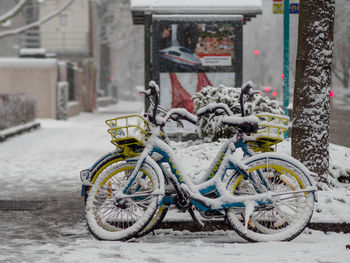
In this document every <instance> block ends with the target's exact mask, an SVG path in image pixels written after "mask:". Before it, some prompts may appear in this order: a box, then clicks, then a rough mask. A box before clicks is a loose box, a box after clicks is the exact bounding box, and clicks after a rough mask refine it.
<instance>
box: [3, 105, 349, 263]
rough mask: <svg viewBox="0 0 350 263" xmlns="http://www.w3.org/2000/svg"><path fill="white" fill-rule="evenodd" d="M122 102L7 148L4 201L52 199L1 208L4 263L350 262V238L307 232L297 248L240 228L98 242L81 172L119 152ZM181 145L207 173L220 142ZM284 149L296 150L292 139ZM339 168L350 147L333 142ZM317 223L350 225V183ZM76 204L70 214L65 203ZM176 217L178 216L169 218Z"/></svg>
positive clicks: (323, 196)
mask: <svg viewBox="0 0 350 263" xmlns="http://www.w3.org/2000/svg"><path fill="white" fill-rule="evenodd" d="M139 109H140V104H139V103H136V104H131V103H126V104H123V105H121V104H119V105H114V106H111V107H107V108H103V109H101V110H99V111H98V112H95V113H92V114H91V113H82V114H80V115H79V116H76V117H73V118H70V119H69V120H68V121H56V120H47V119H45V120H39V121H40V122H41V128H40V129H38V130H35V131H33V132H30V133H26V134H23V135H20V136H16V137H13V138H10V139H8V140H6V141H5V142H3V143H0V167H1V179H2V184H1V186H2V190H1V192H0V200H45V201H47V202H48V205H47V207H46V208H45V209H44V210H43V211H41V212H38V211H24V212H23V211H0V262H100V261H103V262H112V261H113V262H118V263H119V262H209V261H210V262H211V261H213V260H215V261H219V262H229V261H230V262H235V261H237V262H252V261H253V260H257V259H258V261H260V262H267V261H269V262H281V261H284V262H348V260H349V256H350V250H347V249H346V248H345V246H346V245H347V244H350V234H341V233H327V234H324V233H323V232H320V231H314V230H306V231H305V232H304V233H303V234H302V235H300V236H299V237H298V238H297V239H295V240H294V241H292V242H289V243H259V244H249V243H245V242H244V241H242V240H241V239H240V238H238V237H237V236H236V235H235V234H234V233H233V232H232V231H216V232H202V233H189V232H186V231H183V232H177V231H170V230H158V231H157V232H156V235H155V236H153V235H149V236H146V237H144V238H142V239H138V240H135V241H134V242H127V243H122V242H100V241H96V240H95V239H94V238H93V237H92V236H90V235H89V233H88V232H87V230H86V227H85V222H84V216H83V209H82V200H81V199H80V197H79V192H80V180H79V171H80V170H81V169H84V168H88V167H89V166H90V165H91V164H92V163H93V162H94V161H95V160H96V159H97V158H98V157H99V156H101V155H102V154H104V153H106V152H109V151H111V150H113V145H112V144H110V142H109V135H108V134H107V132H106V128H107V126H106V125H105V124H104V121H105V120H106V119H108V118H112V117H115V116H116V114H115V113H112V112H115V111H118V112H121V111H122V112H123V113H126V112H128V111H139ZM188 146H189V145H188V143H174V147H176V148H177V153H178V155H179V156H181V157H182V159H183V160H185V162H184V166H185V167H188V168H187V170H189V171H192V172H193V177H194V179H196V177H198V176H200V171H201V169H203V168H205V167H207V166H208V165H209V163H208V160H210V159H211V158H212V156H213V155H214V154H215V151H216V150H217V147H218V144H194V145H191V146H190V147H191V150H190V151H189V150H188V149H187V150H186V148H187V147H188ZM279 150H280V151H282V152H285V153H288V152H289V142H288V141H287V142H284V143H283V145H281V146H280V147H279ZM331 163H332V165H334V166H338V167H341V168H344V169H345V168H350V149H349V148H345V147H341V146H336V145H332V146H331ZM319 198H320V202H319V204H318V205H317V208H316V211H315V214H314V217H313V219H312V221H313V222H332V223H342V222H347V223H350V216H349V215H350V190H349V185H342V186H340V187H337V188H336V189H334V190H332V191H323V192H320V193H319ZM68 203H69V205H68V206H67V207H69V209H68V208H67V207H66V206H65V205H66V204H68ZM168 220H171V218H168Z"/></svg>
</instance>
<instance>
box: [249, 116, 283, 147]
mask: <svg viewBox="0 0 350 263" xmlns="http://www.w3.org/2000/svg"><path fill="white" fill-rule="evenodd" d="M255 116H256V117H258V118H259V130H258V132H257V133H254V134H251V135H250V136H249V138H248V140H249V142H248V145H249V147H250V148H251V149H252V150H253V151H255V152H260V151H261V152H271V151H276V149H277V147H274V146H276V145H277V143H280V142H281V141H283V140H284V133H285V132H286V131H287V130H288V121H289V117H288V116H284V115H278V114H272V113H267V112H262V113H258V114H256V115H255Z"/></svg>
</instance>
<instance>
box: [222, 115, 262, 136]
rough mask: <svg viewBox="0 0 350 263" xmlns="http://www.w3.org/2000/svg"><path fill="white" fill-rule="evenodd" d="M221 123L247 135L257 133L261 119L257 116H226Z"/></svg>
mask: <svg viewBox="0 0 350 263" xmlns="http://www.w3.org/2000/svg"><path fill="white" fill-rule="evenodd" d="M220 121H221V123H223V124H227V125H231V126H233V127H234V128H237V129H240V130H242V131H243V132H245V133H256V132H257V131H258V123H259V119H258V118H257V117H255V116H247V117H238V116H225V117H222V118H221V120H220Z"/></svg>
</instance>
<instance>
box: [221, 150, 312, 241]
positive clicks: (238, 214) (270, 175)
mask: <svg viewBox="0 0 350 263" xmlns="http://www.w3.org/2000/svg"><path fill="white" fill-rule="evenodd" d="M246 165H247V166H248V167H249V178H248V179H247V180H245V179H244V178H243V175H235V176H233V177H232V178H231V180H230V181H229V183H228V185H227V189H228V190H229V191H231V193H232V194H233V195H238V196H244V195H253V194H257V193H264V192H267V191H271V192H272V193H282V192H293V191H298V190H302V189H305V188H307V187H310V186H311V181H310V179H309V178H308V176H307V175H306V174H305V170H304V169H305V168H303V166H302V164H300V163H299V162H298V161H296V160H293V159H291V158H288V159H283V158H281V157H278V156H276V155H275V154H271V155H270V154H263V155H261V157H259V156H254V157H253V158H250V159H249V160H247V163H246ZM314 202H315V196H314V194H313V193H312V192H301V193H300V192H299V193H295V194H288V195H280V196H275V197H273V199H272V203H271V204H267V205H264V206H257V205H256V206H255V208H254V210H253V211H252V213H251V214H250V215H248V216H249V220H246V214H245V210H243V209H240V210H239V209H235V208H232V209H230V210H228V211H227V218H228V220H229V222H230V224H231V226H232V228H233V229H234V230H235V231H236V232H237V233H238V234H239V235H240V236H241V237H243V238H244V239H246V240H248V241H250V242H258V241H289V240H292V239H294V238H295V237H297V236H298V235H299V234H300V233H301V232H302V231H303V230H304V229H305V227H306V225H307V223H308V222H309V221H310V219H311V216H312V213H313V208H314ZM246 222H248V223H247V226H246Z"/></svg>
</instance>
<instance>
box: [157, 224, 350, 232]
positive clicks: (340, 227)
mask: <svg viewBox="0 0 350 263" xmlns="http://www.w3.org/2000/svg"><path fill="white" fill-rule="evenodd" d="M307 227H308V228H310V229H313V230H319V231H323V232H336V233H341V232H342V233H350V223H308V224H307ZM157 229H172V230H175V231H184V230H187V231H190V232H200V231H215V230H232V228H231V226H230V225H229V224H228V223H227V222H224V221H205V222H204V226H203V227H202V226H200V225H198V224H196V223H195V222H191V221H186V222H184V221H178V222H169V221H168V222H167V221H165V222H162V223H161V224H160V225H159V226H158V227H157Z"/></svg>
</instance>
